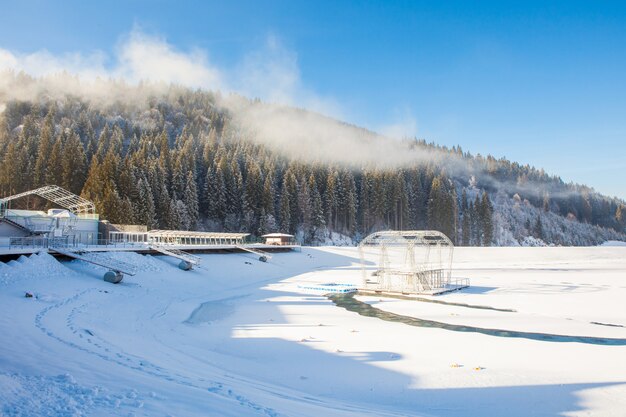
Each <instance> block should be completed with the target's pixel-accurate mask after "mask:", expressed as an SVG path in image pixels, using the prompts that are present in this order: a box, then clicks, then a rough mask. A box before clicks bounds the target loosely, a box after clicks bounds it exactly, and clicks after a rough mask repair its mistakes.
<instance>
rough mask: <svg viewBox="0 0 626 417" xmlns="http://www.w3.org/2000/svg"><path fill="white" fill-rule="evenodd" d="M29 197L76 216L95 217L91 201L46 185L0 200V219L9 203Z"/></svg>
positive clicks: (57, 187)
mask: <svg viewBox="0 0 626 417" xmlns="http://www.w3.org/2000/svg"><path fill="white" fill-rule="evenodd" d="M30 195H36V196H39V197H41V198H44V199H46V200H48V201H50V202H52V203H54V204H57V205H59V206H61V207H63V208H66V209H68V210H69V211H71V212H72V213H74V214H76V215H77V216H81V217H95V216H96V206H95V205H94V203H92V202H91V201H89V200H86V199H84V198H82V197H80V196H78V195H76V194H74V193H71V192H69V191H67V190H65V189H63V188H61V187H59V186H58V185H46V186H45V187H41V188H37V189H35V190H30V191H26V192H24V193H20V194H15V195H12V196H8V197H4V198H0V217H4V215H5V213H6V210H7V209H8V206H9V202H10V201H12V200H17V199H18V198H22V197H27V196H30Z"/></svg>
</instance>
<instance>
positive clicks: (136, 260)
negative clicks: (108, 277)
mask: <svg viewBox="0 0 626 417" xmlns="http://www.w3.org/2000/svg"><path fill="white" fill-rule="evenodd" d="M97 256H98V257H99V258H101V259H107V258H108V259H113V260H119V261H122V262H125V263H127V264H130V265H133V266H134V267H135V268H136V270H137V272H161V271H163V269H164V268H167V267H168V265H167V264H165V263H164V262H163V261H161V260H159V259H158V257H155V256H151V255H141V254H138V253H136V252H106V253H98V254H97ZM72 263H75V264H77V265H81V266H82V267H86V268H88V269H92V270H96V271H102V272H104V271H107V268H104V267H101V266H98V265H94V264H91V263H88V262H84V261H78V260H74V261H72Z"/></svg>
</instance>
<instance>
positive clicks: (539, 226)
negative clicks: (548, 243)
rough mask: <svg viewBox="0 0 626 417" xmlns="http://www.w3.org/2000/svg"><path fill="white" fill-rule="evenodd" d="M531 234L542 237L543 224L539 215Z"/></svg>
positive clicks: (538, 237)
mask: <svg viewBox="0 0 626 417" xmlns="http://www.w3.org/2000/svg"><path fill="white" fill-rule="evenodd" d="M533 234H534V235H535V237H536V238H537V239H543V238H544V236H543V224H542V222H541V216H537V221H536V222H535V227H534V228H533Z"/></svg>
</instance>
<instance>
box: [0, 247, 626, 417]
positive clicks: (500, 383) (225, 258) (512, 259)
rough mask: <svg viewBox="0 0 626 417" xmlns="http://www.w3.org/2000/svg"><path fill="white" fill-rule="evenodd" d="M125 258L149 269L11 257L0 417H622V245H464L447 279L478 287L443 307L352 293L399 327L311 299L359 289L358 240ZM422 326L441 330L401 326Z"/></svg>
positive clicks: (625, 398) (0, 354) (2, 288)
mask: <svg viewBox="0 0 626 417" xmlns="http://www.w3.org/2000/svg"><path fill="white" fill-rule="evenodd" d="M116 256H121V257H123V260H124V261H125V262H131V263H135V264H136V265H137V266H138V267H139V270H140V272H139V273H138V274H137V275H136V276H135V277H125V279H124V281H123V283H122V284H119V285H112V284H108V283H106V282H103V281H102V280H101V276H102V271H103V270H101V269H99V268H97V267H94V266H91V265H87V264H84V263H82V262H76V261H75V262H69V263H59V262H57V261H56V260H54V259H53V258H51V257H50V256H48V255H40V256H34V257H31V258H26V259H20V260H19V261H15V262H11V263H10V264H8V265H4V264H0V313H1V314H0V334H2V339H1V343H0V415H2V416H3V417H4V416H32V415H51V416H63V415H89V416H108V415H124V416H127V415H135V416H167V415H176V416H188V415H190V416H206V415H216V416H217V415H219V416H248V415H250V416H255V415H264V416H322V415H323V416H363V415H372V416H374V415H376V416H380V415H389V416H400V415H415V416H489V415H494V416H500V415H507V416H510V417H513V416H520V417H521V416H529V415H542V416H544V415H545V416H583V415H585V416H586V415H598V416H623V415H624V410H626V361H624V358H625V357H626V346H624V344H623V343H621V342H616V343H612V344H611V343H609V344H603V343H588V342H589V340H596V341H597V340H615V341H620V340H622V341H623V340H626V309H625V308H624V300H626V247H597V248H457V249H456V251H455V261H454V273H453V275H454V276H455V277H463V278H470V279H471V285H472V286H471V287H470V288H468V289H466V290H463V291H459V292H455V293H450V294H447V295H443V296H438V297H432V299H434V300H436V301H443V302H434V303H433V302H424V301H414V300H404V299H394V298H380V297H372V296H362V295H356V296H354V298H353V300H354V301H356V302H358V303H360V306H361V307H360V308H363V306H366V308H368V309H371V310H372V311H375V312H376V314H378V315H380V314H383V313H386V314H387V315H388V316H389V317H402V318H403V319H401V320H391V321H388V320H382V319H381V318H379V317H376V314H374V315H373V316H368V314H365V315H363V314H359V313H357V312H355V311H350V309H346V308H343V307H338V306H336V305H335V304H334V303H333V302H332V301H331V300H329V299H328V298H327V297H325V296H323V294H321V293H320V292H316V291H312V290H306V289H304V288H306V287H308V288H314V287H316V286H319V284H325V283H329V282H335V283H341V284H358V283H359V282H360V280H361V269H360V266H359V262H358V253H357V250H356V249H355V248H328V247H323V248H303V250H302V252H301V253H298V252H294V253H283V254H277V255H275V256H274V257H273V259H272V260H271V261H270V262H268V263H261V262H258V261H257V260H256V258H255V257H254V256H252V255H249V256H248V255H244V254H215V255H201V256H202V257H203V259H202V265H203V269H197V270H194V271H189V272H184V271H181V270H179V269H178V268H177V263H176V262H175V261H174V260H170V259H168V258H162V257H156V256H145V257H144V256H141V255H137V254H132V253H125V254H118V255H116ZM26 291H28V292H31V293H33V294H34V297H33V298H25V297H24V293H25V292H26ZM350 297H352V296H350ZM424 298H426V299H428V298H429V297H424ZM475 306H480V307H483V308H473V307H475ZM411 319H414V320H421V321H427V322H432V323H438V325H436V326H432V325H427V326H416V325H407V323H404V322H402V320H404V321H411ZM459 327H465V328H468V329H470V330H469V331H454V330H453V329H455V328H459ZM475 328H478V329H486V330H490V331H504V332H509V333H510V334H511V335H513V334H518V335H519V334H543V335H550V336H554V337H556V338H557V339H555V340H553V341H551V340H542V339H541V338H533V337H530V338H529V337H502V336H506V334H504V335H503V334H500V335H493V334H489V332H476V331H471V329H475ZM576 338H583V339H576ZM584 338H588V340H585V339H584Z"/></svg>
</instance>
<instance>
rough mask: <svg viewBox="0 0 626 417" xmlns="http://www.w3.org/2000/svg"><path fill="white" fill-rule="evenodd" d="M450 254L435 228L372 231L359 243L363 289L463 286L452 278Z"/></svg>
mask: <svg viewBox="0 0 626 417" xmlns="http://www.w3.org/2000/svg"><path fill="white" fill-rule="evenodd" d="M453 254H454V244H453V243H452V241H451V240H450V239H449V238H448V237H447V236H446V235H444V234H443V233H441V232H438V231H426V230H413V231H393V230H389V231H381V232H376V233H372V234H371V235H369V236H367V237H366V238H365V239H363V241H361V243H360V244H359V255H360V257H361V264H362V271H363V284H362V286H363V289H365V290H371V291H377V292H390V293H402V294H438V293H441V292H445V291H449V290H450V289H458V288H461V287H463V286H467V285H458V283H457V282H453V281H452V257H453ZM369 265H376V267H375V268H371V267H369Z"/></svg>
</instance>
